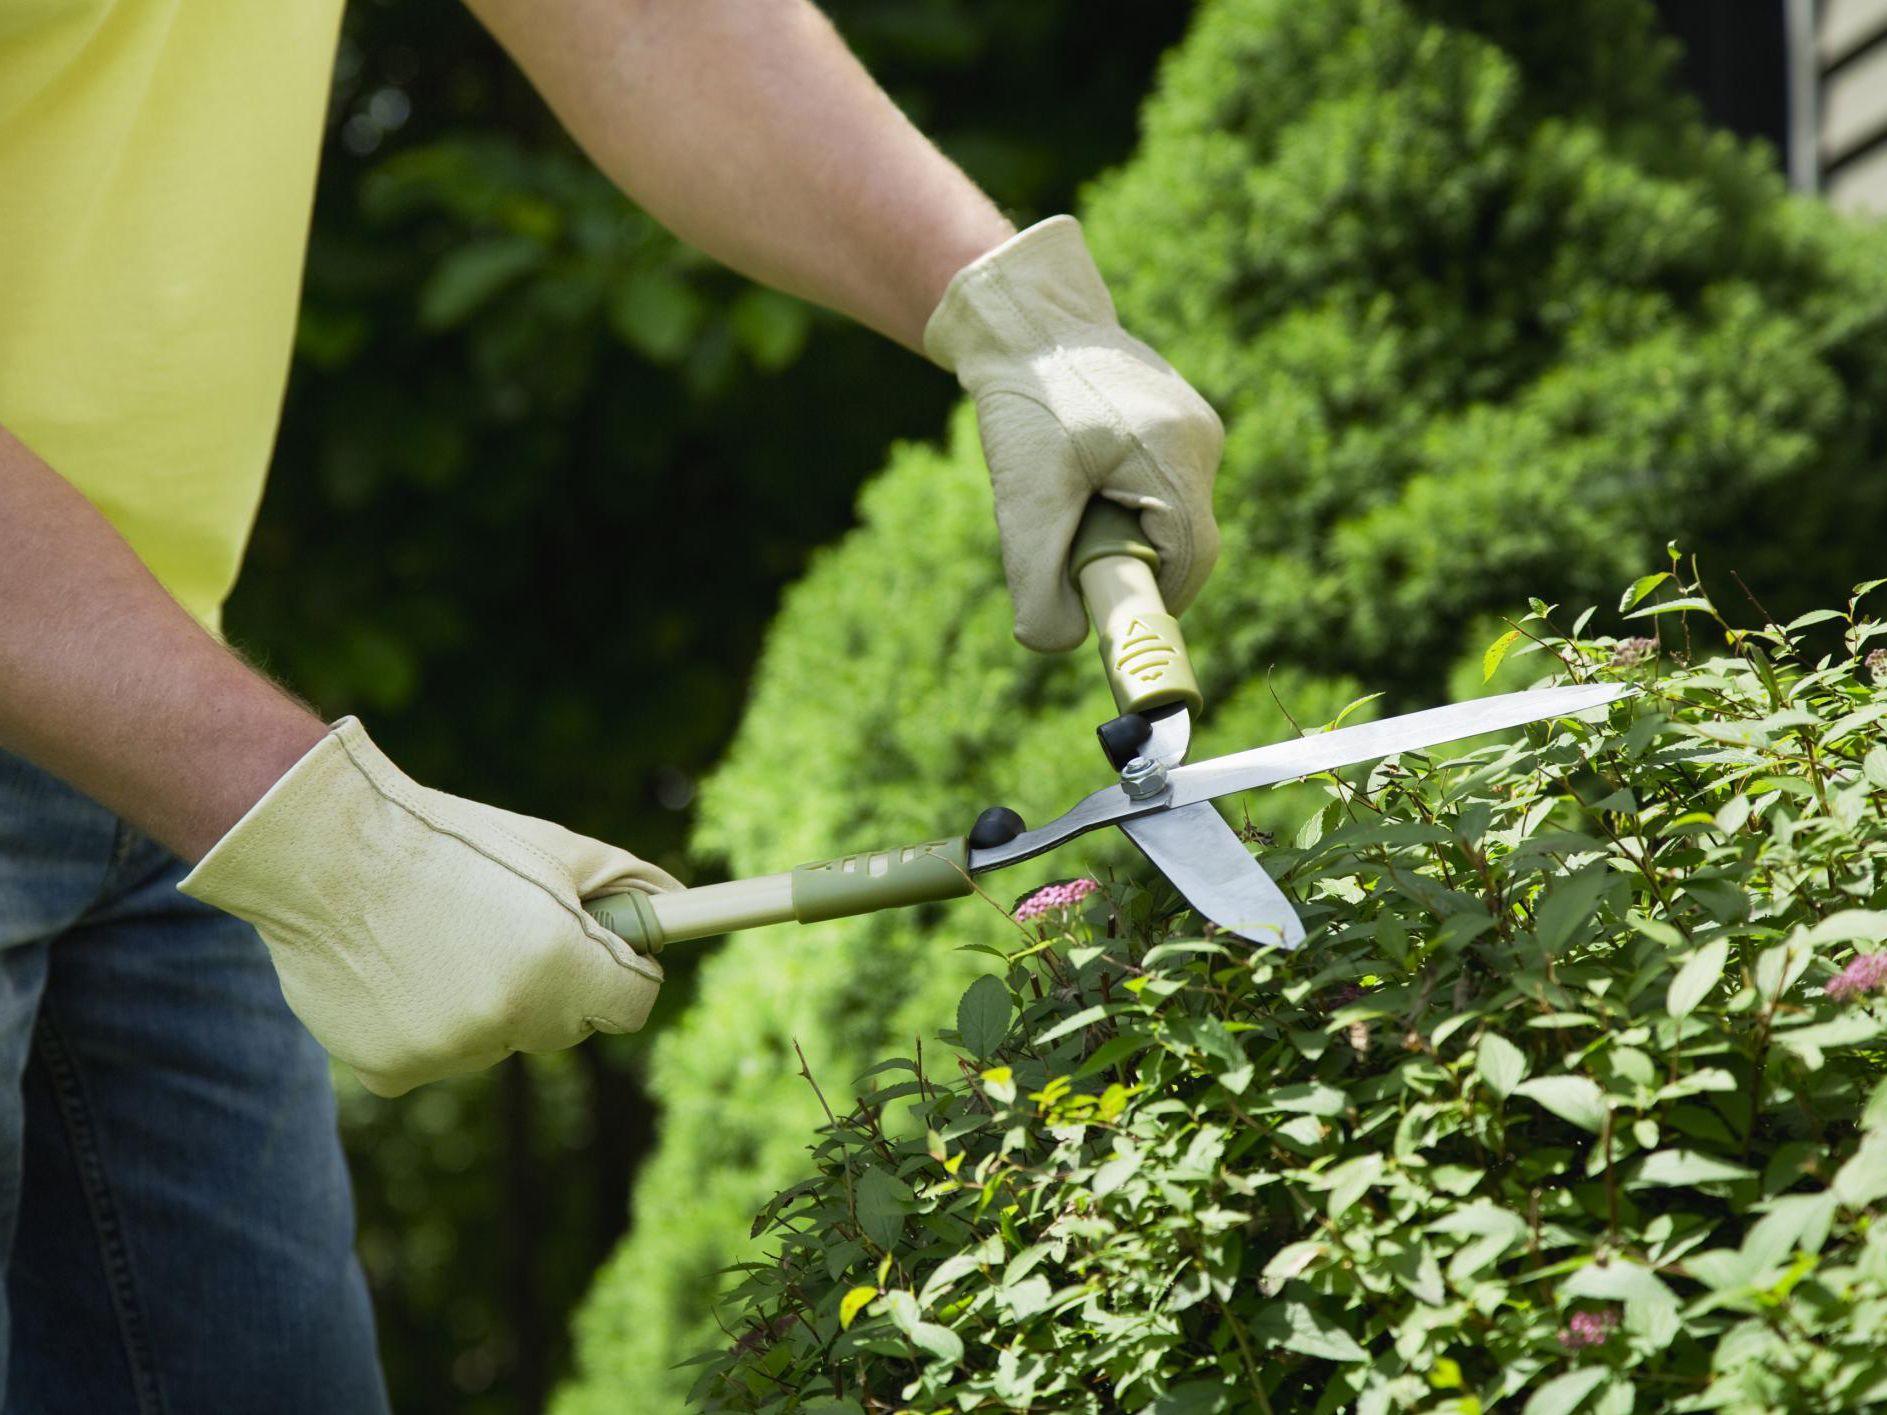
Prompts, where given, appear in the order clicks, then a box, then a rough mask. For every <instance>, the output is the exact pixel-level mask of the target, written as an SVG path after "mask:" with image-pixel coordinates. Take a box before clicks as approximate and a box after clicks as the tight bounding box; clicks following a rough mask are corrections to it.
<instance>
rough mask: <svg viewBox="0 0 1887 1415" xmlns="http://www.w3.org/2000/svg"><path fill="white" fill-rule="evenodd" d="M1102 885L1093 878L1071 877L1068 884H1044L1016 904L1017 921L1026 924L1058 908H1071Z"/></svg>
mask: <svg viewBox="0 0 1887 1415" xmlns="http://www.w3.org/2000/svg"><path fill="white" fill-rule="evenodd" d="M1099 888H1100V885H1098V884H1096V883H1095V882H1094V881H1093V880H1091V879H1071V880H1069V881H1068V882H1067V883H1066V884H1047V885H1043V886H1042V887H1041V888H1040V889H1038V890H1036V891H1035V893H1033V894H1031V895H1030V896H1029V897H1028V898H1027V899H1025V900H1023V901H1022V902H1021V903H1020V904H1018V905H1016V922H1017V923H1022V924H1025V923H1027V922H1028V921H1029V920H1030V919H1039V918H1041V917H1042V915H1044V914H1048V913H1052V912H1053V911H1054V910H1056V909H1071V908H1073V907H1074V906H1075V905H1077V904H1079V903H1080V902H1081V901H1082V900H1083V899H1086V898H1087V897H1088V896H1089V895H1090V894H1092V893H1094V891H1095V890H1097V889H1099Z"/></svg>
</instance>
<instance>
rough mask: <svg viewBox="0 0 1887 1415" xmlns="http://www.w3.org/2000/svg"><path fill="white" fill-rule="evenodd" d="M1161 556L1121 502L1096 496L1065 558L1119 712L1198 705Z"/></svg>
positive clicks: (1195, 709) (1201, 701) (1195, 681)
mask: <svg viewBox="0 0 1887 1415" xmlns="http://www.w3.org/2000/svg"><path fill="white" fill-rule="evenodd" d="M1159 568H1160V555H1159V552H1158V551H1156V550H1155V549H1154V548H1153V547H1152V546H1151V545H1150V544H1148V542H1147V538H1146V536H1145V535H1143V534H1142V533H1141V530H1140V518H1139V517H1138V516H1137V515H1135V514H1134V513H1133V512H1132V511H1129V510H1128V509H1127V508H1126V507H1125V506H1119V505H1116V504H1115V503H1114V502H1112V501H1106V500H1103V499H1102V498H1101V497H1098V496H1097V497H1095V498H1094V500H1092V501H1090V502H1089V503H1088V509H1087V510H1086V512H1084V513H1083V514H1082V517H1081V525H1080V527H1079V528H1078V529H1077V530H1076V531H1075V539H1074V545H1073V548H1072V549H1071V551H1070V553H1069V556H1068V571H1069V573H1070V574H1071V575H1073V576H1074V578H1075V583H1076V584H1077V585H1078V586H1079V587H1080V590H1081V598H1082V599H1083V600H1084V601H1086V603H1087V606H1088V613H1089V614H1090V615H1091V616H1092V617H1093V619H1094V631H1095V633H1096V634H1097V635H1098V636H1099V638H1100V641H1101V666H1102V667H1103V668H1105V669H1106V670H1107V686H1108V687H1109V688H1111V689H1112V690H1113V693H1114V702H1115V704H1116V705H1117V706H1118V707H1119V708H1120V710H1121V711H1122V712H1123V713H1128V712H1147V711H1150V710H1151V709H1153V708H1158V707H1165V706H1167V705H1168V704H1169V703H1184V704H1185V705H1186V707H1187V708H1189V709H1190V710H1191V711H1193V712H1195V713H1196V712H1198V711H1199V709H1200V708H1201V707H1202V706H1203V705H1204V699H1203V698H1201V697H1200V694H1199V680H1198V679H1197V678H1196V677H1194V676H1193V671H1192V660H1191V659H1190V658H1188V657H1187V655H1186V640H1185V637H1184V636H1183V635H1182V634H1181V633H1180V632H1179V621H1178V620H1177V619H1175V618H1174V617H1173V616H1172V615H1170V614H1168V613H1167V612H1166V601H1165V600H1163V599H1161V598H1160V586H1159V583H1158V582H1157V581H1156V580H1155V579H1154V576H1155V575H1156V574H1158V573H1159Z"/></svg>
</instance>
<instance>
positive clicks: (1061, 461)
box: [924, 216, 1225, 651]
mask: <svg viewBox="0 0 1887 1415" xmlns="http://www.w3.org/2000/svg"><path fill="white" fill-rule="evenodd" d="M924 349H925V352H927V353H928V354H929V355H930V356H931V358H932V359H934V360H936V362H937V363H939V364H941V365H942V366H943V367H944V368H947V369H950V370H953V371H954V372H955V373H956V375H957V378H958V380H959V381H960V382H961V383H962V384H963V387H964V389H965V390H966V391H967V392H968V393H969V394H970V396H971V397H972V398H973V399H975V401H976V416H977V424H978V427H979V428H980V429H981V431H982V437H983V456H984V459H985V460H986V461H987V462H988V463H989V475H990V481H991V484H992V485H993V486H994V487H995V491H996V523H997V528H998V530H999V531H1000V532H1001V534H1002V560H1003V573H1004V575H1005V577H1006V578H1007V579H1008V581H1009V594H1010V598H1011V599H1013V600H1014V602H1015V612H1016V638H1018V639H1020V640H1021V641H1022V642H1023V643H1024V644H1026V645H1027V646H1028V647H1029V648H1032V649H1040V650H1044V651H1053V650H1060V649H1071V648H1074V647H1075V646H1076V645H1077V644H1079V643H1080V642H1081V640H1082V639H1083V638H1085V637H1086V636H1087V632H1088V621H1087V616H1086V615H1085V614H1084V613H1083V612H1082V608H1081V600H1080V597H1079V596H1078V595H1077V594H1076V592H1075V588H1074V586H1073V585H1072V584H1071V583H1070V581H1069V577H1068V572H1067V563H1068V549H1069V545H1070V543H1071V542H1072V541H1073V540H1074V534H1075V527H1076V526H1077V525H1078V524H1079V523H1080V520H1081V512H1082V510H1083V508H1084V507H1086V505H1087V503H1088V500H1089V498H1090V497H1092V496H1093V495H1094V494H1096V493H1097V492H1098V493H1099V494H1101V495H1102V496H1105V497H1107V498H1108V499H1110V500H1112V501H1118V502H1119V503H1120V504H1121V505H1123V506H1127V507H1130V508H1132V509H1133V510H1136V511H1139V512H1140V513H1141V517H1140V520H1141V528H1142V529H1143V530H1144V531H1145V532H1146V534H1147V538H1148V539H1149V540H1151V541H1152V542H1153V546H1154V548H1155V549H1156V550H1158V551H1159V552H1160V576H1159V578H1160V591H1161V593H1162V594H1163V595H1164V596H1165V599H1166V603H1167V606H1168V607H1169V608H1170V609H1171V610H1172V612H1173V613H1175V614H1178V613H1179V612H1180V611H1181V610H1183V609H1185V607H1186V606H1187V605H1188V604H1190V603H1192V600H1193V597H1194V596H1195V595H1197V594H1198V593H1199V587H1200V586H1201V585H1203V584H1204V583H1205V581H1206V576H1207V575H1209V574H1210V573H1211V572H1212V563H1213V561H1214V560H1215V559H1217V557H1218V553H1219V528H1218V525H1217V523H1216V522H1215V521H1214V520H1213V519H1212V479H1213V477H1214V476H1215V475H1216V474H1217V472H1218V468H1219V453H1220V450H1221V449H1222V447H1223V446H1224V442H1225V430H1224V428H1223V427H1221V426H1220V423H1219V418H1218V414H1216V413H1214V412H1213V411H1212V408H1211V406H1210V405H1209V404H1208V403H1207V402H1206V400H1205V399H1203V398H1201V397H1200V396H1199V395H1198V394H1197V393H1196V392H1194V391H1193V389H1192V386H1191V385H1190V384H1188V383H1187V382H1186V380H1185V379H1183V378H1181V377H1180V376H1179V375H1178V374H1177V373H1175V372H1174V371H1173V369H1172V368H1171V367H1170V366H1169V365H1168V364H1167V363H1166V362H1165V361H1164V360H1163V359H1161V358H1160V356H1159V355H1158V354H1156V353H1154V352H1153V350H1151V349H1149V348H1148V347H1147V346H1146V345H1145V344H1142V343H1141V342H1140V341H1139V340H1138V339H1135V338H1133V337H1132V336H1131V335H1129V334H1128V333H1127V332H1126V331H1125V330H1123V329H1122V328H1121V327H1120V323H1119V321H1118V320H1116V318H1115V317H1114V301H1113V299H1112V298H1111V297H1110V296H1109V295H1108V293H1107V285H1106V283H1105V282H1104V281H1103V280H1102V279H1101V273H1100V271H1099V270H1097V269H1096V268H1095V265H1094V260H1093V258H1092V257H1091V256H1090V255H1089V254H1088V248H1087V244H1086V242H1084V241H1083V240H1082V237H1081V224H1080V223H1079V222H1078V221H1076V220H1075V219H1074V218H1073V217H1072V216H1056V217H1051V218H1050V219H1049V220H1047V221H1044V222H1041V223H1040V224H1039V225H1035V226H1031V227H1030V228H1029V229H1028V230H1026V231H1024V232H1022V234H1021V235H1019V236H1016V237H1013V238H1012V239H1010V240H1008V241H1006V242H1004V243H1003V244H1002V245H1000V246H998V247H997V248H996V249H995V250H993V251H991V252H989V254H987V255H985V256H983V257H982V258H981V259H979V260H977V261H975V262H973V263H972V264H970V265H968V266H966V267H965V268H964V269H963V270H961V271H959V272H958V273H957V275H956V278H955V279H953V280H952V281H951V282H950V286H949V288H948V289H946V290H945V291H944V296H943V299H942V300H941V301H940V302H939V303H938V306H937V309H936V311H935V312H934V313H933V314H932V315H931V317H930V322H929V324H928V325H927V326H926V327H925V330H924Z"/></svg>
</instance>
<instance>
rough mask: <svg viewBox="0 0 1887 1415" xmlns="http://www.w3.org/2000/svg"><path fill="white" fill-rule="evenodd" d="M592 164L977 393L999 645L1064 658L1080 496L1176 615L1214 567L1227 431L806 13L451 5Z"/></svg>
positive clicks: (568, 2) (1081, 616)
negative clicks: (993, 540)
mask: <svg viewBox="0 0 1887 1415" xmlns="http://www.w3.org/2000/svg"><path fill="white" fill-rule="evenodd" d="M467 3H469V4H470V5H471V7H472V9H473V10H475V11H476V12H477V13H478V15H479V17H480V18H481V19H482V20H483V21H484V22H485V24H486V25H487V26H488V27H489V28H490V29H491V31H492V33H494V34H495V35H496V36H497V37H498V39H499V41H500V42H501V43H503V44H504V46H505V47H506V48H507V49H509V50H510V51H511V54H512V56H513V57H514V58H516V59H517V61H518V62H519V64H521V65H522V66H523V67H524V69H525V71H526V72H527V73H528V74H529V75H530V76H531V79H532V81H533V82H535V83H536V85H537V87H538V89H539V91H540V92H542V93H543V94H544V96H545V98H546V99H547V100H548V101H549V103H550V105H551V107H552V108H553V109H555V110H556V112H557V114H558V116H559V117H561V118H562V119H563V121H564V124H565V125H566V126H567V127H568V128H569V129H570V131H571V133H572V134H573V135H574V136H575V137H576V139H577V141H578V142H579V143H581V144H582V145H583V147H584V148H585V150H586V151H588V152H589V154H590V156H591V157H592V158H594V159H595V160H596V162H597V164H598V165H599V166H600V167H601V168H602V169H603V170H604V172H606V173H607V174H608V175H609V176H610V177H611V178H612V179H613V180H614V181H615V182H616V184H617V185H618V186H619V187H621V188H622V189H623V190H624V191H625V192H627V193H628V194H629V195H630V196H632V197H634V198H635V199H636V200H637V201H638V202H640V203H641V204H642V205H643V206H644V207H645V208H646V209H647V210H648V211H649V212H650V213H651V214H652V215H654V216H655V217H656V218H657V219H658V220H660V221H661V222H663V223H664V224H665V225H667V226H668V227H669V228H670V229H671V230H673V231H674V232H675V233H676V234H677V235H679V236H681V237H682V238H683V239H685V240H687V241H690V242H692V243H693V244H694V245H696V246H699V247H700V248H701V249H702V250H704V251H706V252H708V253H709V254H710V255H713V256H715V257H717V258H718V259H720V260H722V261H724V262H725V263H727V264H728V265H731V266H733V267H734V268H735V269H737V270H740V271H742V272H744V273H745V274H747V275H750V276H752V277H754V278H755V279H757V280H761V281H764V282H765V283H767V284H770V285H774V286H777V287H779V288H780V289H783V290H790V291H792V292H793V293H795V294H798V295H803V296H805V297H807V298H808V299H812V300H816V301H818V302H819V303H820V304H823V305H828V306H830V307H832V308H833V309H837V310H840V311H842V312H844V313H846V314H849V315H851V316H852V317H853V318H854V319H857V320H859V321H861V322H863V323H865V324H868V325H870V326H871V327H872V328H874V329H877V330H879V331H880V332H882V333H884V334H888V335H889V336H891V337H892V338H893V339H896V340H897V341H898V342H899V343H901V344H903V345H905V346H907V347H908V348H911V349H916V350H920V351H922V352H923V353H924V354H925V355H926V356H927V357H929V358H930V359H931V360H933V361H934V362H936V363H937V364H940V365H941V366H942V367H944V368H946V369H949V370H950V371H951V372H952V373H954V374H956V376H957V380H958V381H959V382H960V383H961V384H962V385H963V387H964V390H965V391H966V392H967V393H969V395H970V396H971V398H972V399H974V400H975V402H976V409H977V419H978V424H979V427H980V429H981V433H982V439H983V452H984V456H985V459H986V460H987V461H988V463H989V471H990V481H991V484H992V487H993V489H994V491H995V499H996V521H997V526H998V528H999V530H1000V531H1001V536H1002V556H1003V573H1004V575H1005V576H1006V578H1007V579H1008V581H1009V591H1010V596H1011V598H1012V599H1013V600H1014V602H1015V610H1016V616H1015V628H1016V637H1017V638H1018V639H1019V640H1021V641H1022V642H1023V643H1024V644H1026V645H1028V646H1029V647H1030V648H1033V649H1042V650H1057V649H1070V648H1073V647H1074V646H1075V645H1076V644H1078V643H1080V642H1081V640H1082V638H1083V637H1084V636H1085V635H1086V634H1087V629H1088V624H1087V616H1086V614H1085V613H1084V612H1083V610H1082V607H1081V601H1080V598H1079V597H1078V596H1077V595H1076V594H1075V591H1074V586H1073V585H1072V584H1071V583H1070V581H1069V578H1068V575H1067V558H1068V550H1069V547H1070V545H1071V544H1072V542H1073V539H1074V535H1075V528H1076V526H1077V525H1078V524H1079V522H1080V519H1081V516H1082V514H1083V511H1084V510H1085V508H1086V506H1087V504H1088V502H1089V500H1090V499H1091V498H1093V497H1095V496H1100V497H1105V498H1107V499H1108V500H1111V501H1114V502H1116V503H1118V504H1120V505H1122V506H1126V507H1129V508H1131V509H1132V510H1134V511H1136V512H1138V513H1139V514H1140V521H1141V526H1142V528H1143V529H1144V530H1145V531H1146V533H1147V536H1148V537H1149V539H1151V541H1152V542H1153V545H1154V548H1155V549H1156V550H1158V551H1159V553H1160V569H1159V577H1160V588H1161V591H1162V593H1163V594H1164V595H1165V598H1166V602H1167V603H1168V605H1170V606H1171V607H1172V609H1173V611H1174V612H1175V613H1178V612H1180V611H1182V610H1184V609H1185V607H1186V606H1187V605H1188V604H1189V603H1191V601H1192V599H1193V597H1194V596H1195V595H1196V594H1197V593H1198V592H1199V588H1200V586H1201V585H1202V584H1204V582H1205V579H1206V576H1207V575H1208V574H1209V573H1210V572H1211V569H1212V562H1213V560H1214V559H1215V558H1216V556H1217V555H1218V545H1219V533H1218V527H1217V525H1216V524H1215V523H1214V521H1213V519H1212V479H1213V474H1214V473H1215V472H1216V470H1217V468H1218V463H1219V451H1220V447H1221V444H1222V442H1223V440H1224V431H1223V429H1222V428H1221V427H1220V426H1219V420H1218V417H1217V415H1216V414H1215V413H1214V412H1213V411H1212V409H1211V408H1210V407H1209V406H1208V405H1207V404H1206V402H1205V400H1204V399H1203V398H1201V397H1200V396H1199V395H1198V394H1197V393H1196V392H1195V391H1194V390H1193V389H1192V388H1191V386H1189V385H1188V384H1187V383H1186V381H1185V380H1184V379H1183V378H1181V377H1180V376H1179V375H1178V374H1177V373H1176V372H1174V370H1173V369H1172V368H1170V367H1169V366H1168V365H1167V364H1166V363H1165V361H1163V360H1162V359H1161V358H1160V357H1159V355H1157V354H1156V353H1154V352H1153V350H1151V349H1149V348H1148V347H1147V346H1146V345H1144V344H1142V343H1140V341H1138V340H1137V339H1134V338H1133V337H1132V336H1130V335H1128V334H1127V333H1126V332H1125V331H1124V330H1122V329H1121V327H1120V324H1119V321H1118V320H1117V318H1116V316H1115V312H1114V302H1113V299H1112V297H1111V296H1110V295H1109V293H1108V290H1107V285H1106V283H1105V281H1103V280H1102V278H1101V273H1100V271H1099V270H1098V269H1096V268H1095V265H1094V262H1093V260H1092V258H1091V257H1090V256H1089V254H1088V250H1087V246H1086V244H1085V243H1084V241H1083V240H1082V236H1081V229H1080V226H1079V224H1078V223H1077V222H1075V221H1074V220H1073V219H1072V218H1071V217H1065V216H1064V217H1056V218H1053V219H1051V220H1049V221H1044V222H1042V223H1040V224H1039V225H1036V226H1033V227H1031V228H1030V229H1029V230H1028V231H1025V232H1023V233H1022V234H1021V235H1017V234H1016V233H1015V230H1014V228H1013V227H1012V226H1011V225H1010V224H1009V222H1008V220H1007V219H1006V218H1004V217H1003V215H1002V214H1001V213H1000V212H998V211H997V210H996V208H995V206H994V205H993V204H992V203H991V202H990V200H989V198H988V197H986V196H984V195H983V194H982V193H981V192H980V191H978V190H977V188H976V186H975V184H974V183H972V182H971V181H970V179H969V178H968V177H966V176H964V175H963V173H962V172H961V171H959V170H958V169H957V168H956V167H955V166H954V165H953V164H952V163H951V162H950V161H949V160H948V159H947V158H945V157H944V156H943V154H942V153H940V152H938V151H937V149H936V148H934V147H932V146H931V145H930V143H929V142H928V141H926V140H925V138H924V136H923V135H922V134H921V133H919V132H918V131H917V130H916V129H915V128H914V127H912V126H911V124H910V123H909V122H907V121H906V120H905V118H904V115H903V114H902V113H900V112H899V111H898V110H897V108H896V106H895V105H893V104H892V102H891V100H890V99H888V98H886V97H885V95H884V93H883V92H882V91H881V90H880V89H879V88H878V86H877V84H875V83H874V82H873V81H872V79H871V77H870V76H869V75H868V74H866V72H865V71H864V70H863V69H862V68H861V67H860V66H859V64H858V62H857V61H856V60H855V59H853V57H852V55H851V53H850V51H848V50H847V49H846V47H845V45H844V43H843V41H842V40H841V39H840V38H839V36H838V34H837V33H836V32H835V31H834V30H833V28H832V26H831V25H830V24H829V23H828V22H827V20H826V18H825V16H824V15H823V14H821V13H820V12H819V10H818V9H817V8H816V7H815V6H814V5H813V4H812V3H811V0H467Z"/></svg>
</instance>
